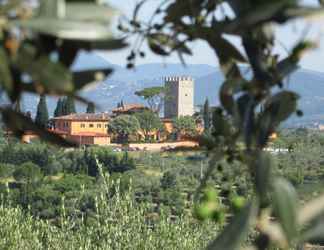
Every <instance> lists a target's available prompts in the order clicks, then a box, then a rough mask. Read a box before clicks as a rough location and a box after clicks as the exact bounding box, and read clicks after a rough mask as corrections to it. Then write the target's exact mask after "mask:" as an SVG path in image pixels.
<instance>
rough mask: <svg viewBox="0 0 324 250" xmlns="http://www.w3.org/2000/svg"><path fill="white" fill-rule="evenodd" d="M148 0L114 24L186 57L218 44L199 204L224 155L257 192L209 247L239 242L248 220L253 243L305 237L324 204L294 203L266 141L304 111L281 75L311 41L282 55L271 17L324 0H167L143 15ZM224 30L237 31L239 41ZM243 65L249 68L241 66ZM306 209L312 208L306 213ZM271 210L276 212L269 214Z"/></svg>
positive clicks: (300, 11)
mask: <svg viewBox="0 0 324 250" xmlns="http://www.w3.org/2000/svg"><path fill="white" fill-rule="evenodd" d="M148 1H149V0H143V1H140V2H139V3H138V5H137V7H136V8H135V10H134V14H133V17H132V18H130V19H129V20H127V21H123V22H121V24H120V25H119V28H120V29H121V30H123V31H124V32H126V33H129V34H133V35H136V36H139V37H141V38H142V40H143V41H147V43H148V46H149V47H150V49H151V50H152V51H153V52H154V53H156V54H158V55H161V56H163V57H165V56H169V55H171V54H172V53H177V54H178V55H179V58H180V59H181V60H182V61H183V62H185V60H184V58H185V57H184V55H190V54H191V50H190V42H193V41H196V40H203V41H205V42H206V43H207V44H208V45H209V46H210V47H211V48H212V49H213V51H214V52H215V55H216V57H217V58H218V61H219V64H220V68H221V70H222V72H223V75H224V78H225V80H224V83H223V84H222V86H221V88H220V91H219V100H220V106H219V107H218V108H216V109H215V110H214V112H213V117H212V128H211V136H210V135H209V133H207V134H205V135H204V136H203V138H201V139H200V143H201V145H202V146H204V145H205V146H206V148H207V149H208V152H209V155H210V164H209V167H208V169H207V171H206V173H205V175H204V176H203V178H202V180H201V184H200V187H199V188H198V190H197V193H196V197H195V201H196V206H199V207H200V211H203V210H204V209H208V208H210V206H211V204H214V203H209V202H207V203H206V201H204V200H203V197H202V190H204V188H205V187H206V185H207V183H208V179H209V178H210V177H211V173H212V171H213V169H215V168H217V167H218V166H219V163H220V162H222V161H223V160H224V159H225V160H226V161H227V162H229V163H231V162H239V163H240V165H241V166H246V168H247V169H249V173H250V176H251V179H252V180H253V183H254V190H255V192H254V193H255V194H254V197H253V198H251V199H250V201H249V202H247V203H246V206H245V207H244V208H242V209H241V212H240V213H237V214H236V215H235V216H234V217H233V219H232V220H231V221H230V222H229V223H228V224H227V226H226V227H225V229H224V231H223V232H222V233H221V234H220V235H219V236H218V237H217V238H216V239H215V240H214V241H212V242H211V243H210V245H209V246H208V247H207V249H228V250H232V249H238V248H241V247H242V243H241V242H242V240H243V239H244V238H245V236H247V234H248V232H249V230H250V229H251V228H255V229H256V230H257V232H258V236H256V237H257V238H256V242H255V244H252V245H253V246H251V247H254V248H257V249H271V247H279V248H285V249H286V248H289V247H296V246H297V245H299V244H303V242H304V237H303V232H302V228H303V226H304V225H305V223H307V222H308V221H310V220H313V219H315V217H316V216H318V215H319V214H320V212H321V211H322V209H323V208H324V205H323V204H320V203H319V202H316V201H314V202H311V203H309V204H307V206H306V207H305V208H299V207H298V205H297V203H298V201H297V198H296V195H295V192H294V188H293V187H292V186H291V184H289V183H288V182H287V181H286V180H284V179H277V178H276V177H275V176H274V175H273V174H272V173H273V171H272V169H273V160H272V157H271V156H270V155H269V153H267V152H265V151H264V148H266V147H267V146H268V144H269V137H270V135H271V134H272V133H273V132H275V131H276V130H277V128H278V126H279V125H280V124H281V123H282V122H284V121H285V120H286V119H287V118H288V117H289V116H291V115H292V114H294V113H295V112H297V114H299V115H300V114H301V113H302V112H300V111H298V110H297V101H298V99H299V96H298V94H297V93H294V92H292V91H290V90H286V89H285V86H284V84H283V83H284V80H285V79H286V78H287V77H289V75H290V74H291V73H293V72H294V71H295V70H296V69H298V63H299V61H300V59H301V57H302V55H303V53H304V52H306V51H307V50H309V49H312V48H314V46H315V44H314V43H313V42H310V41H307V40H304V39H301V40H299V41H297V42H296V44H295V45H294V46H293V47H292V48H290V49H289V51H287V55H285V56H283V57H282V56H280V55H279V54H277V53H276V50H274V48H275V46H277V43H278V42H277V37H276V33H275V32H274V30H275V29H274V25H282V26H283V25H285V24H287V23H289V22H290V21H292V20H294V19H298V18H300V19H302V18H306V17H307V16H310V15H313V14H322V12H323V8H322V6H321V4H322V2H321V1H320V2H319V4H318V6H311V7H310V6H306V5H303V3H302V2H301V1H295V0H280V1H263V0H258V1H257V0H244V1H242V0H221V1H208V0H206V1H201V0H197V1H181V0H176V1H171V0H170V1H168V0H167V1H163V2H162V3H161V4H160V5H159V6H158V7H157V8H156V9H155V10H153V11H152V13H153V14H152V17H151V18H150V19H149V22H146V21H142V20H141V19H140V14H139V13H141V11H142V9H143V6H145V3H146V2H148ZM229 36H234V37H236V39H237V40H238V41H239V42H240V43H241V46H240V47H238V46H237V45H236V43H233V42H232V40H231V39H228V38H229ZM141 48H142V43H135V44H134V47H133V50H132V51H131V55H132V56H131V57H129V58H128V59H129V64H130V66H132V65H134V64H135V63H136V58H137V56H141ZM241 66H245V67H246V68H247V69H248V70H249V72H250V73H251V74H249V76H247V75H246V74H244V72H242V67H241ZM275 89H279V90H277V91H274V90H275ZM227 182H228V181H224V184H226V183H227ZM270 201H271V202H270ZM201 202H202V203H201ZM200 204H205V206H203V207H201V206H200ZM269 211H273V213H271V212H269ZM309 211H312V212H313V213H311V214H307V212H309ZM314 211H316V212H314ZM272 214H273V216H275V218H276V220H272V219H271V218H272V217H271V216H270V215H272ZM256 225H257V227H256ZM322 235H324V234H322ZM264 238H266V239H268V240H266V241H265V240H262V239H264Z"/></svg>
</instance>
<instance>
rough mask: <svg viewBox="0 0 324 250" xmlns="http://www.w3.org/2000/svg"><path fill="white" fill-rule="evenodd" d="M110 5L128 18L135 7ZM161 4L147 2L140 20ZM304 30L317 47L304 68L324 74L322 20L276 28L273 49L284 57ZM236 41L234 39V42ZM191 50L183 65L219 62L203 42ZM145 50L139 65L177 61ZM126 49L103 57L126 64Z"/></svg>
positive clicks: (117, 1) (131, 0)
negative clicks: (276, 43) (275, 39)
mask: <svg viewBox="0 0 324 250" xmlns="http://www.w3.org/2000/svg"><path fill="white" fill-rule="evenodd" d="M109 2H110V3H111V4H112V5H114V6H115V7H117V8H118V9H119V10H120V11H121V13H122V14H124V15H131V13H132V10H133V8H134V6H135V3H136V2H137V1H136V0H110V1H109ZM303 2H304V3H307V4H314V3H316V2H317V1H316V0H305V1H303ZM158 3H160V0H150V1H149V3H148V4H147V5H146V7H145V9H143V11H142V12H141V15H140V17H141V18H148V16H149V14H151V13H152V10H153V9H154V6H156V5H157V4H158ZM305 30H307V36H308V38H310V39H312V40H314V41H317V42H318V44H319V48H318V49H315V50H313V51H312V52H309V53H308V54H306V56H305V57H304V59H303V60H302V62H301V66H302V67H303V68H307V69H311V70H316V71H322V72H324V36H323V35H324V18H321V19H316V20H315V21H314V20H307V21H298V22H296V21H295V22H291V23H290V24H288V25H285V26H284V27H277V28H276V32H277V34H278V38H279V39H280V43H278V44H280V45H278V46H277V47H276V50H277V51H278V52H279V53H280V54H281V55H282V56H284V55H285V50H286V48H288V49H289V48H291V47H292V46H293V45H294V44H295V43H296V41H298V40H299V39H300V38H301V37H302V35H303V34H305ZM234 41H235V40H234ZM235 43H236V44H237V46H240V43H239V41H235ZM190 47H191V49H192V51H193V56H191V57H187V58H186V62H187V63H189V64H209V65H215V66H217V64H218V62H217V60H216V57H215V56H214V53H213V51H212V50H211V49H210V48H209V47H208V46H207V45H206V44H205V43H203V42H199V41H197V42H193V43H192V44H190ZM144 50H145V52H146V57H145V58H144V59H140V60H138V62H137V63H138V64H143V63H156V62H166V63H178V62H179V59H178V57H177V56H176V55H174V56H171V57H168V58H162V57H159V56H156V55H154V54H153V53H151V52H150V50H149V49H148V48H147V47H146V46H145V47H144ZM128 51H129V50H127V49H125V50H121V51H118V52H107V53H104V54H103V55H104V57H105V58H106V59H107V60H108V61H110V62H111V63H114V64H119V65H125V63H126V59H125V58H126V57H127V55H128Z"/></svg>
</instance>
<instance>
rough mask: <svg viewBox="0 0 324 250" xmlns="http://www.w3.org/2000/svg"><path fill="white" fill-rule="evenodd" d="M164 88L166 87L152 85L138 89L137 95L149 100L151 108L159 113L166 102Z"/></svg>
mask: <svg viewBox="0 0 324 250" xmlns="http://www.w3.org/2000/svg"><path fill="white" fill-rule="evenodd" d="M164 90H165V89H164V87H150V88H145V89H143V90H140V91H136V92H135V95H137V96H139V97H142V98H143V99H144V100H145V101H147V104H148V105H149V108H150V109H151V110H152V111H153V112H155V113H157V114H159V113H160V111H161V109H162V106H163V103H164V96H165V91H164Z"/></svg>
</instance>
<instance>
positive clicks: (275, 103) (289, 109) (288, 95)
mask: <svg viewBox="0 0 324 250" xmlns="http://www.w3.org/2000/svg"><path fill="white" fill-rule="evenodd" d="M298 99H299V96H298V95H297V94H296V93H294V92H291V91H281V92H279V93H277V94H275V95H274V96H272V97H271V98H269V100H268V101H267V102H266V103H265V104H264V110H263V112H262V113H261V114H260V115H259V118H258V125H257V127H258V132H257V139H258V145H259V146H260V147H263V146H265V145H266V144H267V141H268V138H269V135H270V134H271V133H272V132H274V130H275V129H276V127H277V126H278V125H279V124H280V123H281V122H283V121H285V120H286V119H288V118H289V116H290V115H292V114H293V113H294V112H295V111H296V109H297V100H298Z"/></svg>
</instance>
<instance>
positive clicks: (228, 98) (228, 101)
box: [219, 78, 242, 114]
mask: <svg viewBox="0 0 324 250" xmlns="http://www.w3.org/2000/svg"><path fill="white" fill-rule="evenodd" d="M241 83H242V81H240V80H239V79H234V78H230V79H227V80H226V81H225V82H224V83H223V84H222V86H221V88H220V91H219V99H220V102H221V104H222V106H223V107H224V108H225V110H226V111H227V112H228V113H229V114H233V112H234V107H235V101H234V97H233V96H234V94H236V93H237V92H238V91H239V90H240V89H241Z"/></svg>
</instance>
